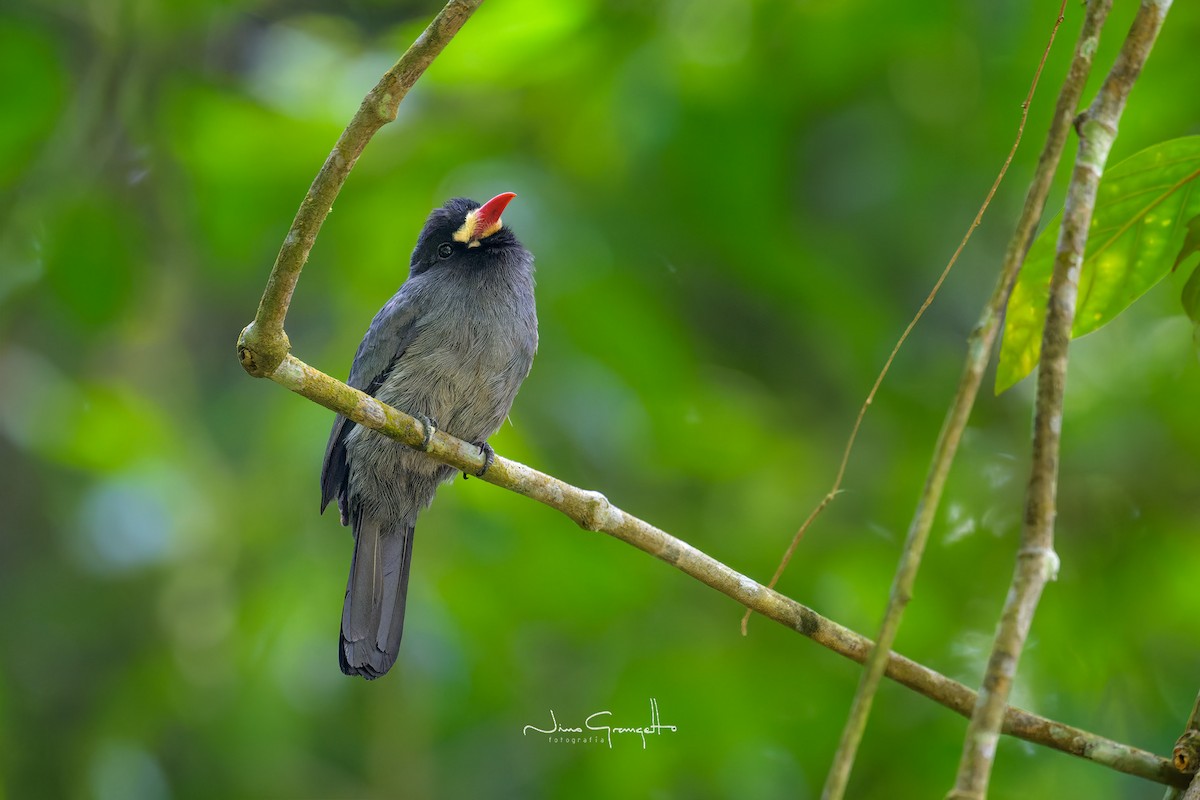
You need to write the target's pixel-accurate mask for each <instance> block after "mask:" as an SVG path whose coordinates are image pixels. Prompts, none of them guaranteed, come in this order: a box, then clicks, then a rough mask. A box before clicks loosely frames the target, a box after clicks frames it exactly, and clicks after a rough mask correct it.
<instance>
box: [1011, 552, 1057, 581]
mask: <svg viewBox="0 0 1200 800" xmlns="http://www.w3.org/2000/svg"><path fill="white" fill-rule="evenodd" d="M1017 557H1018V558H1033V559H1038V560H1039V561H1041V562H1042V575H1043V578H1044V579H1045V580H1047V581H1056V580H1058V569H1059V567H1061V566H1062V560H1061V559H1060V558H1059V557H1058V553H1056V552H1054V548H1053V547H1022V548H1021V549H1020V550H1018V551H1017Z"/></svg>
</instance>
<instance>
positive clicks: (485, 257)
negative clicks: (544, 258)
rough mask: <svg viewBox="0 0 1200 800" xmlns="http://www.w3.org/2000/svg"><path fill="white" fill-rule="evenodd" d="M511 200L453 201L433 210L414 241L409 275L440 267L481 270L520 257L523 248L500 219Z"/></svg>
mask: <svg viewBox="0 0 1200 800" xmlns="http://www.w3.org/2000/svg"><path fill="white" fill-rule="evenodd" d="M514 197H516V195H515V194H513V193H512V192H504V193H503V194H498V195H496V196H495V197H493V198H492V199H491V200H488V201H487V202H486V203H484V204H483V205H480V204H479V203H476V202H475V201H474V200H468V199H467V198H465V197H455V198H453V199H451V200H447V201H446V203H445V204H444V205H443V206H442V207H441V208H435V209H434V210H433V211H432V212H431V213H430V214H429V219H427V220H426V221H425V227H424V228H422V229H421V235H420V236H418V237H417V246H416V248H414V249H413V254H412V265H411V272H412V274H413V275H419V274H421V273H422V272H425V271H426V270H429V269H433V268H435V267H439V266H450V267H453V268H455V269H464V268H465V269H483V268H486V267H489V266H492V265H494V264H496V263H497V258H500V259H501V260H507V258H506V257H507V256H510V255H514V254H519V253H523V252H524V251H525V248H523V247H522V246H521V243H520V242H519V241H517V237H516V236H515V235H514V234H513V232H512V230H511V229H509V228H506V227H504V223H503V222H502V221H501V219H500V215H501V214H502V213H503V212H504V209H505V207H506V206H507V205H508V203H509V201H510V200H512V199H513V198H514Z"/></svg>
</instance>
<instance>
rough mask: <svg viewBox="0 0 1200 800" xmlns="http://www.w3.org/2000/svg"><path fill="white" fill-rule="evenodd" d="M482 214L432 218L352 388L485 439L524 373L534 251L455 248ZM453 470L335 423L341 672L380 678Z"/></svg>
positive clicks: (330, 474) (331, 470)
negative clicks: (348, 552) (344, 554)
mask: <svg viewBox="0 0 1200 800" xmlns="http://www.w3.org/2000/svg"><path fill="white" fill-rule="evenodd" d="M505 202H507V201H505ZM491 204H492V203H491V201H489V203H488V205H489V206H490V205H491ZM500 207H501V209H502V208H503V204H500ZM479 208H480V206H479V204H478V203H476V202H474V201H471V200H465V199H463V198H455V199H453V200H450V201H448V202H447V203H446V204H445V205H444V206H442V207H441V208H438V209H435V210H434V211H433V213H432V214H430V216H429V219H428V220H427V221H426V223H425V227H424V228H423V229H422V231H421V234H420V236H419V237H418V240H417V246H416V248H415V249H414V250H413V254H412V260H411V264H410V269H409V277H408V279H407V280H406V281H405V282H404V284H403V285H402V286H401V287H400V290H399V291H398V292H397V293H396V294H395V296H393V297H392V298H391V299H390V300H389V301H388V302H387V303H386V304H385V305H384V306H383V308H382V309H380V311H379V313H378V314H376V315H375V319H374V320H372V322H371V326H370V328H369V329H368V330H367V333H366V336H364V337H363V340H362V343H361V344H360V345H359V347H358V352H357V354H356V355H355V357H354V363H353V365H352V366H351V368H350V377H349V380H348V383H349V384H350V385H351V386H353V387H355V388H358V389H362V390H363V391H365V392H367V393H368V394H371V395H374V396H375V397H378V398H379V399H380V400H382V401H383V402H385V403H387V404H389V405H392V406H395V407H396V408H398V409H400V410H402V411H405V412H408V413H409V414H413V415H420V416H424V417H427V418H430V419H432V420H434V422H435V424H436V425H437V427H438V428H439V429H441V430H444V431H445V432H446V433H449V434H452V435H454V436H457V437H458V438H460V439H465V440H467V441H470V442H477V443H482V442H485V441H486V439H487V438H488V437H489V436H491V435H492V434H493V433H495V432H496V431H497V430H498V429H499V428H500V425H501V424H502V423H503V422H504V419H505V418H506V417H507V415H508V412H509V409H510V408H511V407H512V403H513V399H514V398H515V397H516V394H517V390H518V389H519V388H520V386H521V382H522V381H523V380H524V379H525V376H526V375H527V374H528V373H529V369H530V366H531V364H532V363H533V355H534V352H535V351H536V349H537V312H536V310H535V307H534V297H533V256H532V255H531V254H530V253H529V251H528V250H526V249H525V248H524V247H522V246H521V243H520V242H519V241H517V238H516V236H514V235H513V233H512V231H511V230H509V229H508V228H507V227H500V228H499V229H498V230H496V231H495V232H494V233H491V234H490V235H486V234H485V235H484V236H483V238H479V239H472V240H471V241H470V242H466V241H461V230H462V226H463V224H464V220H465V219H466V218H467V216H468V214H469V213H471V212H473V211H475V210H476V209H479ZM456 231H459V232H460V240H458V241H456V240H455V238H454V234H455V232H456ZM453 475H454V469H453V468H452V467H448V466H445V465H443V464H439V463H438V462H436V461H433V460H432V459H430V458H428V457H426V456H425V455H423V454H421V453H418V452H417V451H415V450H412V449H410V448H408V447H406V446H405V445H402V444H400V443H399V442H396V441H394V440H392V439H388V438H387V437H385V436H383V435H381V434H379V433H376V432H375V431H372V430H370V429H368V428H363V427H362V426H359V425H356V424H355V423H353V422H351V421H350V420H347V419H346V418H345V417H342V416H340V415H339V416H338V417H337V419H336V420H335V421H334V424H333V430H332V431H331V432H330V436H329V445H328V447H327V448H326V452H325V462H324V465H323V467H322V470H321V510H322V511H324V509H325V506H326V505H327V504H328V503H329V501H330V500H332V499H334V498H337V501H338V507H339V509H340V510H341V517H342V524H343V525H345V524H350V525H351V526H352V527H353V530H354V537H355V542H354V560H353V563H352V565H351V569H350V578H349V581H348V582H347V585H346V599H345V605H344V607H343V611H342V630H341V642H340V646H339V648H338V653H339V661H340V663H341V668H342V671H343V672H345V673H346V674H347V675H362V676H363V677H365V678H368V679H370V678H377V677H379V676H380V675H383V674H384V673H385V672H387V671H388V669H389V668H390V667H391V666H392V664H393V663H395V661H396V654H397V652H398V650H399V647H400V636H401V633H402V630H403V624H404V604H405V595H406V592H407V588H408V573H409V565H410V563H411V559H412V546H413V531H414V526H415V523H416V519H417V515H418V513H419V512H420V511H421V510H422V509H424V508H426V507H428V506H429V504H430V503H431V502H432V501H433V496H434V493H435V492H436V491H437V488H438V486H439V485H440V484H441V483H443V482H445V481H447V480H449V479H450V478H452V477H453Z"/></svg>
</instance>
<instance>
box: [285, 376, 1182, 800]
mask: <svg viewBox="0 0 1200 800" xmlns="http://www.w3.org/2000/svg"><path fill="white" fill-rule="evenodd" d="M271 380H273V381H275V382H276V383H278V384H280V385H281V386H284V387H286V388H288V389H291V390H292V391H293V392H296V393H297V394H299V395H302V396H303V397H307V398H308V399H309V400H312V401H314V402H316V403H319V404H320V405H322V406H324V407H325V408H328V409H329V410H331V411H336V412H337V413H339V414H342V415H343V416H345V417H347V418H349V419H352V420H354V421H355V422H356V423H358V424H360V425H365V426H366V427H368V428H372V429H373V430H377V431H379V432H380V433H383V434H384V435H386V436H390V437H391V438H393V439H395V440H396V441H399V442H403V443H404V444H406V445H408V446H410V447H412V448H414V449H417V450H423V451H424V452H425V453H427V454H428V455H429V456H430V457H431V458H434V459H436V460H437V461H440V462H442V463H443V464H449V465H450V466H452V467H454V468H455V469H458V470H462V471H463V472H468V473H472V474H473V473H475V472H477V471H478V470H479V469H480V468H481V467H482V466H483V458H482V456H481V455H480V453H479V448H478V447H476V446H475V445H473V444H471V443H469V442H464V441H463V440H461V439H457V438H455V437H453V436H451V435H449V434H448V433H445V432H443V431H439V430H433V431H429V432H428V445H427V446H426V439H427V432H426V430H425V428H424V426H423V425H422V423H421V422H420V421H419V420H417V419H414V418H413V417H410V416H409V415H408V414H405V413H403V412H402V411H398V410H397V409H395V408H392V407H391V406H389V405H386V404H385V403H382V402H380V401H379V400H377V399H375V398H374V397H371V396H370V395H368V394H364V393H363V392H360V391H359V390H357V389H354V388H351V387H350V386H347V385H346V384H344V383H342V382H341V381H339V380H336V379H334V378H331V377H330V376H328V375H326V374H324V373H323V372H321V371H319V370H317V369H314V368H313V367H311V366H309V365H308V364H305V363H304V362H303V361H300V360H299V359H298V358H296V357H295V356H292V355H288V356H287V357H285V358H284V360H283V363H282V364H280V365H279V368H278V369H277V370H275V372H274V373H272V375H271ZM481 480H484V481H486V482H487V483H491V484H493V485H495V486H499V487H501V488H504V489H508V490H510V491H513V492H516V493H517V494H520V495H524V496H525V497H528V498H530V499H533V500H537V501H538V502H539V503H543V504H545V505H547V506H549V507H550V508H553V509H556V510H558V511H561V512H562V513H563V514H565V515H566V516H568V517H570V518H571V519H572V520H574V521H575V523H576V524H577V525H579V526H580V527H581V528H584V529H585V530H590V531H599V532H602V533H606V534H608V535H609V536H612V537H614V538H617V539H620V540H621V541H623V542H625V543H626V544H630V545H633V546H634V547H636V548H638V549H639V550H642V551H645V552H647V553H649V554H650V555H652V556H654V557H656V558H659V559H661V560H662V561H665V562H666V563H668V564H670V565H671V566H673V567H675V568H676V569H678V570H679V571H680V572H683V573H684V574H686V575H689V576H691V577H692V578H695V579H696V580H698V581H700V582H701V583H703V584H705V585H706V586H710V587H712V588H713V589H716V590H717V591H718V592H720V593H721V594H724V595H726V596H727V597H730V598H732V599H734V600H736V601H737V602H738V603H741V604H742V605H743V606H745V607H746V608H747V609H749V610H751V611H757V612H758V613H759V614H762V615H763V616H764V617H767V618H768V619H772V620H774V621H775V622H778V623H779V624H781V625H783V626H785V627H787V628H790V629H792V630H794V631H796V632H797V633H800V634H802V635H804V636H807V637H808V638H810V639H812V640H813V641H814V642H816V643H817V644H819V645H822V646H823V647H826V648H828V649H830V650H832V651H833V652H835V653H837V654H839V655H841V656H845V657H846V658H849V659H851V660H852V661H857V662H858V663H860V664H861V663H863V662H864V661H865V660H866V658H867V653H868V652H869V651H870V649H871V646H872V642H871V640H870V639H868V638H866V637H865V636H863V635H861V634H859V633H856V632H854V631H852V630H850V629H849V628H846V627H843V626H842V625H839V624H838V623H836V622H834V621H833V620H830V619H827V618H825V617H823V616H821V615H820V614H818V613H817V612H816V611H813V610H812V609H811V608H808V607H807V606H804V605H801V604H800V603H797V602H796V601H795V600H792V599H791V598H788V597H785V596H783V595H781V594H779V593H778V592H776V591H774V590H772V589H769V588H767V587H766V586H763V585H762V584H760V583H757V582H755V581H754V580H752V579H750V578H748V577H746V576H745V575H742V574H741V573H739V572H737V571H736V570H734V569H732V568H730V567H728V566H726V565H725V564H723V563H721V562H720V561H717V560H716V559H715V558H713V557H712V556H709V555H707V554H706V553H703V552H701V551H700V550H698V549H696V548H695V547H692V546H691V545H690V544H688V543H687V542H684V541H682V540H680V539H676V538H675V537H674V536H671V535H670V534H669V533H667V532H665V531H663V530H661V529H659V528H656V527H655V526H653V525H651V524H650V523H648V522H646V521H644V520H641V519H639V518H637V517H635V516H633V515H632V514H629V513H627V512H625V511H623V510H621V509H620V508H618V507H616V506H614V505H613V504H612V503H610V502H609V501H608V499H607V498H605V496H604V495H602V494H600V493H599V492H593V491H588V490H586V489H581V488H579V487H577V486H572V485H571V484H569V483H566V482H565V481H562V480H559V479H558V478H555V477H553V476H552V475H547V474H545V473H542V472H538V471H537V470H535V469H532V468H531V467H527V466H525V465H524V464H520V463H518V462H516V461H510V460H509V459H507V458H504V457H503V456H500V455H497V456H496V460H495V461H494V462H493V463H492V466H491V468H490V469H488V471H487V472H486V473H485V474H484V476H483V478H482V479H481ZM885 674H886V675H887V676H888V677H889V678H891V679H892V680H894V681H896V682H897V683H900V684H901V685H903V686H907V687H908V688H909V689H912V690H913V691H915V692H918V693H919V694H922V695H924V696H926V697H928V698H929V699H931V700H933V701H935V702H937V703H940V704H941V705H944V706H946V707H947V708H949V709H951V710H952V711H955V712H957V713H959V714H962V715H963V716H964V717H965V716H969V715H970V713H971V708H972V707H973V706H974V705H975V700H976V697H975V693H974V692H973V691H971V690H970V689H969V688H967V687H966V686H964V685H963V684H961V683H958V682H957V681H953V680H951V679H950V678H947V677H946V676H945V675H942V674H940V673H938V672H935V671H933V670H931V669H929V668H928V667H925V666H923V665H921V664H918V663H917V662H915V661H912V660H910V659H908V658H905V657H904V656H900V655H897V654H895V653H889V654H888V658H887V663H886V670H885ZM1004 732H1005V733H1007V734H1010V735H1012V736H1016V737H1018V738H1021V739H1025V740H1026V741H1029V742H1033V743H1035V744H1040V745H1044V746H1046V747H1050V748H1052V749H1055V750H1060V751H1062V752H1064V753H1070V754H1071V755H1075V756H1079V757H1081V758H1086V759H1088V760H1090V761H1094V762H1096V763H1098V764H1103V765H1105V766H1108V767H1110V768H1112V769H1115V770H1119V771H1120V772H1125V773H1128V774H1130V775H1136V776H1138V777H1141V778H1146V779H1148V780H1152V781H1156V782H1158V783H1163V784H1167V785H1171V786H1184V785H1186V782H1187V778H1186V776H1184V775H1183V774H1182V773H1180V772H1179V771H1178V770H1176V769H1175V767H1174V766H1172V764H1171V762H1170V761H1168V760H1166V759H1164V758H1160V757H1158V756H1156V755H1154V754H1153V753H1148V752H1146V751H1144V750H1140V749H1138V748H1136V747H1130V746H1129V745H1125V744H1121V743H1119V742H1114V741H1112V740H1111V739H1106V738H1104V737H1102V736H1097V735H1096V734H1094V733H1090V732H1088V731H1084V730H1080V729H1079V728H1073V727H1071V726H1069V725H1064V724H1063V723H1061V722H1055V721H1053V720H1050V719H1046V718H1045V717H1040V716H1038V715H1037V714H1033V713H1030V712H1028V711H1023V710H1021V709H1018V708H1008V709H1006V711H1005V713H1004Z"/></svg>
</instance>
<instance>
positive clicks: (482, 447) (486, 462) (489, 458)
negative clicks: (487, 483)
mask: <svg viewBox="0 0 1200 800" xmlns="http://www.w3.org/2000/svg"><path fill="white" fill-rule="evenodd" d="M471 444H473V445H475V446H476V447H478V448H479V454H480V455H481V456H483V468H482V469H480V470H479V472H476V473H475V477H476V478H482V477H483V476H484V475H486V474H487V471H488V470H489V469H491V466H492V462H493V461H495V460H496V451H495V450H493V449H492V446H491V445H490V444H488V443H487V441H486V440H485V441H482V442H472V443H471ZM469 477H471V476H470V475H468V474H467V473H465V472H464V473H463V480H466V479H467V478H469Z"/></svg>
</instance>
